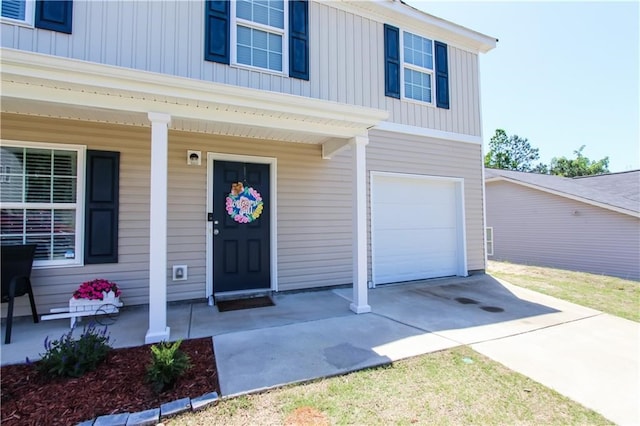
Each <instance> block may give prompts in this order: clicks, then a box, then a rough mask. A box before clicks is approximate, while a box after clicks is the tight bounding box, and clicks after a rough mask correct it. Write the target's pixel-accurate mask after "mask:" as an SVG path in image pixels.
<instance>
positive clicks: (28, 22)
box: [0, 0, 36, 28]
mask: <svg viewBox="0 0 640 426" xmlns="http://www.w3.org/2000/svg"><path fill="white" fill-rule="evenodd" d="M1 1H2V0H0V2H1ZM24 2H25V5H24V21H21V20H19V19H13V18H6V17H4V16H0V22H5V23H8V24H15V25H21V26H26V27H29V28H34V25H35V24H34V23H35V15H36V9H35V3H36V1H35V0H24ZM0 7H1V6H0Z"/></svg>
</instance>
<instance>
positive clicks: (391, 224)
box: [371, 175, 462, 284]
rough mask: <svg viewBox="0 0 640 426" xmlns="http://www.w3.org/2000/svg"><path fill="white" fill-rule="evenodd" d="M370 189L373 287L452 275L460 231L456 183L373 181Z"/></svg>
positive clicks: (382, 178)
mask: <svg viewBox="0 0 640 426" xmlns="http://www.w3.org/2000/svg"><path fill="white" fill-rule="evenodd" d="M371 185H372V189H371V194H372V200H371V209H372V212H371V220H372V222H371V227H372V245H373V250H372V253H373V258H372V261H373V280H374V282H375V283H376V284H385V283H391V282H400V281H410V280H418V279H425V278H435V277H443V276H451V275H456V273H457V272H458V265H459V262H458V260H459V258H460V256H461V247H460V243H459V231H460V227H461V226H462V225H461V224H460V223H459V221H460V217H461V215H460V214H459V209H461V202H460V200H459V192H458V191H457V186H456V183H455V182H453V181H446V180H440V179H430V178H425V177H420V176H415V175H393V176H388V175H374V176H373V177H372V183H371Z"/></svg>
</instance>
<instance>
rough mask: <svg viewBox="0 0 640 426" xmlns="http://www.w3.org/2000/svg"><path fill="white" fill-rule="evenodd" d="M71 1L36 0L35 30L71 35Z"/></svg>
mask: <svg viewBox="0 0 640 426" xmlns="http://www.w3.org/2000/svg"><path fill="white" fill-rule="evenodd" d="M72 20H73V1H72V0H37V1H36V19H35V26H36V28H42V29H45V30H51V31H57V32H60V33H66V34H71V27H72Z"/></svg>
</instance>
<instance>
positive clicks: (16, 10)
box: [1, 0, 34, 25]
mask: <svg viewBox="0 0 640 426" xmlns="http://www.w3.org/2000/svg"><path fill="white" fill-rule="evenodd" d="M33 5H34V2H33V1H31V0H2V5H1V7H2V17H3V18H5V19H10V20H12V21H17V22H21V23H24V24H27V25H33V16H34V13H33Z"/></svg>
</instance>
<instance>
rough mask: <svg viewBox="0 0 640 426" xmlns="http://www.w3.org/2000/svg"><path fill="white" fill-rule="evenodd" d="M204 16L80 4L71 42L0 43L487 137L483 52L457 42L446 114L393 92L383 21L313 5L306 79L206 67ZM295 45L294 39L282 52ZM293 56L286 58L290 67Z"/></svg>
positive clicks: (166, 8) (188, 10) (191, 5)
mask: <svg viewBox="0 0 640 426" xmlns="http://www.w3.org/2000/svg"><path fill="white" fill-rule="evenodd" d="M285 9H288V8H286V7H285ZM203 10H204V5H203V3H202V2H199V1H181V0H165V1H156V2H146V1H145V2H142V1H108V2H97V1H75V2H74V4H73V34H72V35H67V34H60V33H56V32H55V31H47V30H40V29H33V28H26V27H24V26H18V25H10V24H8V23H6V22H4V23H2V24H1V31H2V32H1V34H0V43H1V45H2V46H4V47H9V48H14V49H23V50H28V51H34V52H39V53H43V54H49V55H56V56H63V57H69V58H75V59H80V60H85V61H91V62H97V63H103V64H107V65H115V66H121V67H127V68H134V69H139V70H145V71H151V72H157V73H164V74H170V75H176V76H180V77H187V78H193V79H198V80H205V81H214V82H218V83H224V84H229V85H236V86H242V87H249V88H255V89H261V90H267V91H273V92H278V93H288V94H292V95H297V96H303V97H311V98H316V99H323V100H329V101H334V102H340V103H345V104H351V105H359V106H366V107H372V108H378V109H382V110H387V111H389V113H390V116H389V119H388V121H390V122H394V123H398V124H406V125H411V126H417V127H425V128H431V129H436V130H442V131H446V132H453V133H461V134H465V135H474V136H479V135H480V133H481V123H480V96H479V81H478V55H477V54H476V53H472V52H469V51H467V50H464V49H461V48H458V47H456V45H455V43H450V44H449V45H448V57H449V95H450V105H451V109H448V110H447V109H443V108H434V107H433V106H431V105H427V104H425V103H423V102H416V101H410V100H406V99H403V100H400V99H394V98H389V97H386V96H385V95H384V51H383V43H384V34H383V26H384V23H385V22H383V21H382V20H379V21H376V20H372V19H369V18H366V17H362V16H358V15H354V14H353V13H348V12H345V11H343V10H339V9H337V8H336V7H333V5H332V3H331V2H316V1H311V2H309V69H310V72H309V76H310V80H309V81H304V80H300V79H296V78H290V77H288V76H287V71H286V67H283V72H282V73H277V72H273V71H269V70H264V69H258V68H252V67H246V66H229V65H224V64H219V63H214V62H209V61H205V60H204V57H203V51H204V18H203ZM285 13H287V11H286V10H285ZM286 22H287V20H286V18H285V25H286ZM184 23H188V24H184ZM233 34H235V32H232V35H233ZM424 35H425V36H427V37H428V36H429V34H424ZM234 37H235V36H234ZM442 41H443V42H445V43H446V42H447V40H442ZM287 48H288V40H287V39H286V37H285V39H284V40H283V51H285V50H286V49H287ZM231 50H232V52H233V51H234V49H231ZM287 56H288V55H287V54H286V53H284V54H283V60H284V62H285V63H286V62H287Z"/></svg>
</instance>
